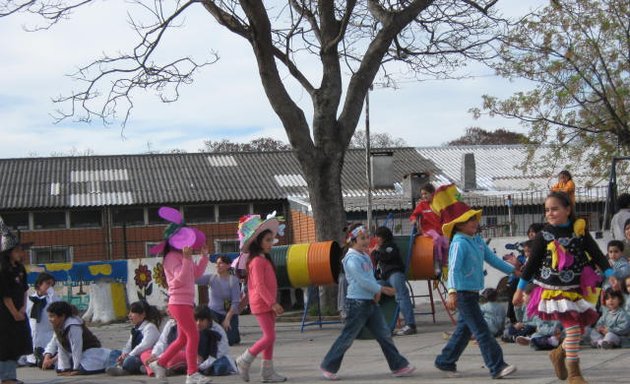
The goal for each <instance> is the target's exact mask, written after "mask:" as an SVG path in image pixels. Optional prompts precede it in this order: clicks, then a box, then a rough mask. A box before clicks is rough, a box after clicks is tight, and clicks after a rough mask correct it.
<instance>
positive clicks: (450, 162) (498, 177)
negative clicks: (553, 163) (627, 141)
mask: <svg viewBox="0 0 630 384" xmlns="http://www.w3.org/2000/svg"><path fill="white" fill-rule="evenodd" d="M417 150H418V153H419V154H420V155H422V156H423V157H425V158H427V159H429V160H431V161H432V162H433V163H434V164H435V166H436V168H438V169H440V171H439V173H438V174H436V175H433V177H434V178H435V179H436V180H437V181H438V182H437V184H438V185H439V184H446V183H455V184H457V185H458V186H462V185H463V183H462V178H461V173H462V165H463V156H464V155H465V154H467V153H473V154H474V155H475V168H476V174H477V189H476V192H477V193H480V194H490V195H491V194H493V193H494V192H503V193H510V192H517V191H534V190H545V191H548V190H549V187H550V186H551V185H553V184H555V183H556V181H557V177H556V175H557V173H558V172H560V171H561V170H562V169H561V168H558V169H557V170H556V171H555V172H554V173H553V176H551V177H546V176H543V175H541V174H540V172H538V173H535V172H536V169H534V170H533V171H532V170H529V171H528V172H527V173H525V172H524V171H523V170H522V169H521V168H520V167H521V166H522V164H523V163H524V162H525V160H526V157H527V148H526V147H525V146H524V145H468V146H442V147H419V148H417ZM548 153H549V148H546V147H541V148H538V149H537V150H536V153H535V159H534V161H536V159H542V158H543V157H544V156H546V155H547V154H548ZM587 173H588V172H587V170H586V169H583V170H579V169H578V170H577V171H573V172H572V174H573V179H574V181H575V183H576V185H586V182H587V180H588V177H587V176H583V175H586V174H587ZM605 184H606V182H605V181H601V182H600V183H599V184H597V185H605Z"/></svg>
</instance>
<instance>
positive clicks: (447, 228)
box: [431, 184, 481, 239]
mask: <svg viewBox="0 0 630 384" xmlns="http://www.w3.org/2000/svg"><path fill="white" fill-rule="evenodd" d="M460 198H461V195H460V193H459V191H458V190H457V187H456V186H455V184H448V185H443V186H441V187H439V188H438V189H436V190H435V194H433V199H432V200H431V209H432V210H433V211H434V212H435V213H437V214H438V215H440V220H441V221H442V233H444V236H446V237H447V238H449V239H450V238H451V236H452V234H453V228H455V224H457V223H465V222H467V221H468V220H470V218H471V217H476V218H477V221H481V210H475V209H472V208H470V207H469V206H468V205H467V204H466V203H463V202H461V201H459V200H460Z"/></svg>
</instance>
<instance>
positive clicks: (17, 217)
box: [0, 212, 28, 229]
mask: <svg viewBox="0 0 630 384" xmlns="http://www.w3.org/2000/svg"><path fill="white" fill-rule="evenodd" d="M0 216H2V219H4V223H5V224H6V225H7V226H8V227H9V228H12V229H28V212H2V213H0Z"/></svg>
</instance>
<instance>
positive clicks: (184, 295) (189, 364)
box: [149, 207, 210, 384]
mask: <svg viewBox="0 0 630 384" xmlns="http://www.w3.org/2000/svg"><path fill="white" fill-rule="evenodd" d="M158 215H160V217H162V218H163V219H166V220H168V221H170V222H171V224H169V226H168V227H167V228H166V230H165V231H164V241H163V242H162V243H160V244H158V245H157V246H155V247H153V248H152V249H151V251H152V253H161V254H162V255H164V274H165V275H166V282H167V284H168V296H169V298H168V312H169V314H170V315H171V317H173V318H174V319H175V320H176V321H177V327H178V328H177V339H175V341H173V343H171V344H170V345H169V346H168V348H166V350H165V351H164V353H162V354H161V355H160V358H159V359H158V360H156V361H153V362H151V363H150V364H149V367H150V368H151V370H152V371H153V373H155V377H156V378H165V377H166V368H165V367H166V366H167V365H168V362H169V361H170V360H171V359H172V358H173V356H174V355H175V354H177V353H178V352H179V351H180V350H181V349H184V348H185V354H186V371H187V374H188V375H187V377H186V384H206V383H209V382H210V379H209V378H207V377H205V376H203V375H201V374H200V373H199V372H198V368H197V349H198V346H199V332H198V331H197V323H196V321H195V315H194V307H195V280H197V279H198V278H199V277H201V275H203V273H204V272H205V270H206V266H207V265H208V249H207V247H206V245H205V242H206V238H205V235H204V234H203V233H202V232H201V231H199V230H197V229H194V228H189V227H186V225H185V224H184V220H183V218H182V216H181V214H180V213H179V211H178V210H176V209H174V208H170V207H161V208H160V209H159V210H158ZM193 248H195V249H201V253H202V256H201V259H199V262H198V263H195V262H194V261H193V259H192V253H193ZM180 249H181V251H180Z"/></svg>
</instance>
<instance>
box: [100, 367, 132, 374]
mask: <svg viewBox="0 0 630 384" xmlns="http://www.w3.org/2000/svg"><path fill="white" fill-rule="evenodd" d="M105 373H107V374H108V375H110V376H127V375H129V374H130V373H129V372H127V371H126V370H124V369H123V368H122V367H121V366H120V365H114V366H113V367H107V369H106V370H105Z"/></svg>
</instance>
